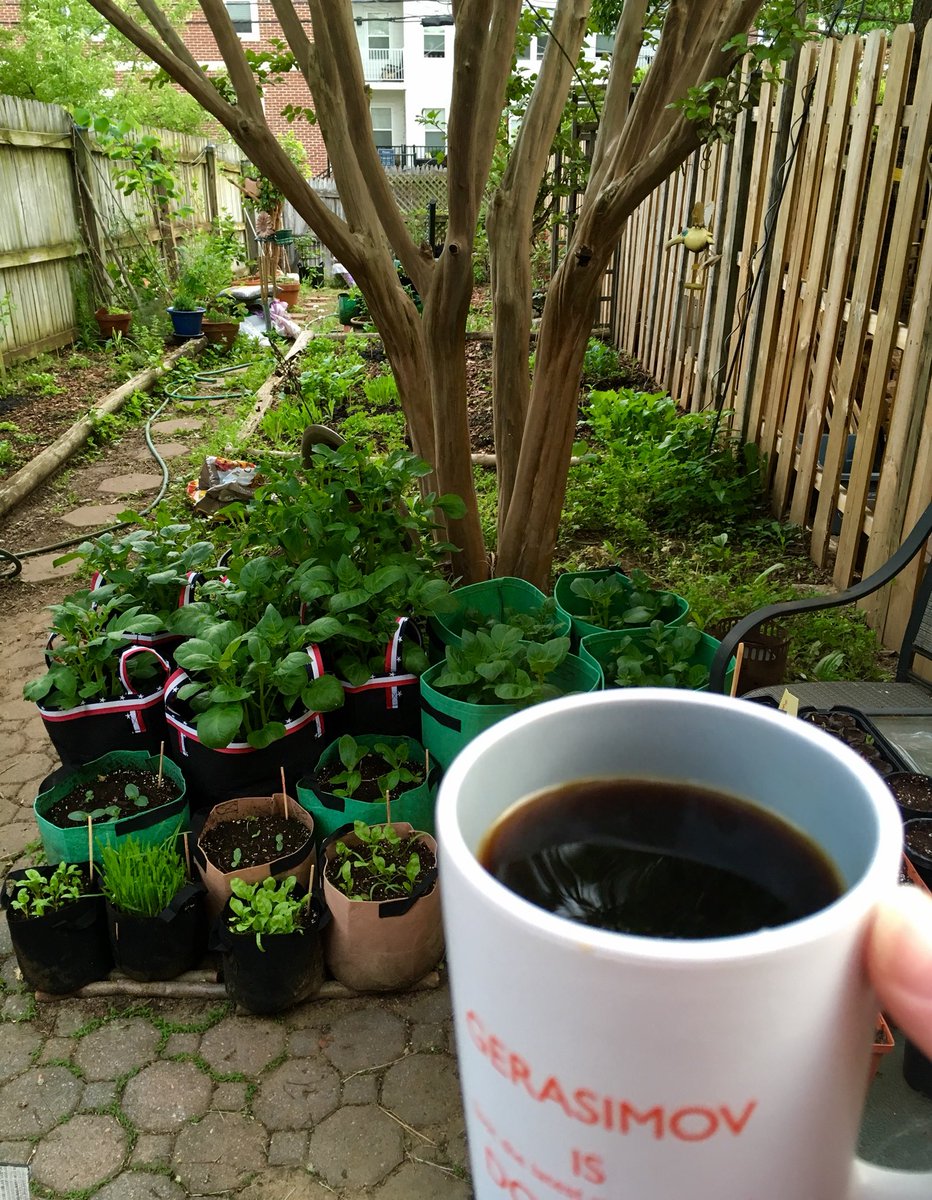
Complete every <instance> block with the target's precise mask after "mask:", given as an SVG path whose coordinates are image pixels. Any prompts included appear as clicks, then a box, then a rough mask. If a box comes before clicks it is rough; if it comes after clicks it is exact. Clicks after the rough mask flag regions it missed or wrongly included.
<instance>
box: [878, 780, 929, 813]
mask: <svg viewBox="0 0 932 1200" xmlns="http://www.w3.org/2000/svg"><path fill="white" fill-rule="evenodd" d="M887 787H888V788H889V789H890V791H891V792H892V793H893V795H894V796H895V797H896V799H897V800H898V801H899V802H900V804H903V805H905V806H906V807H907V808H911V809H913V810H914V811H915V812H927V813H932V779H929V778H927V777H926V776H925V775H901V776H900V777H899V778H898V779H888V780H887Z"/></svg>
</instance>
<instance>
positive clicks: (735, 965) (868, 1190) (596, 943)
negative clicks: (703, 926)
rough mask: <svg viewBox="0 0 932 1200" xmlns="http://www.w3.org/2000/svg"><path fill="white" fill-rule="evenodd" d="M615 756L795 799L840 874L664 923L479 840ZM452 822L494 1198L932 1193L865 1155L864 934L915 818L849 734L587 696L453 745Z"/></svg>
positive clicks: (478, 1089)
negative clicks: (761, 915)
mask: <svg viewBox="0 0 932 1200" xmlns="http://www.w3.org/2000/svg"><path fill="white" fill-rule="evenodd" d="M620 776H623V777H627V778H634V779H653V780H666V781H674V782H676V781H681V782H689V783H692V784H695V785H698V786H701V787H707V788H710V789H713V790H718V791H722V792H726V793H729V794H731V795H735V796H739V797H743V798H744V799H746V800H749V801H751V802H752V803H753V804H755V805H757V806H758V807H759V808H761V809H764V810H769V811H771V812H773V813H776V814H779V815H780V816H782V817H783V818H784V819H785V820H787V821H789V822H790V823H791V824H792V825H794V826H795V827H796V828H797V829H799V830H802V831H803V832H804V833H805V834H806V835H807V836H808V837H809V838H810V839H811V840H812V841H813V842H815V843H816V844H817V845H818V846H820V847H822V849H823V850H824V851H825V852H826V853H827V854H828V855H829V856H830V857H831V858H832V859H833V860H834V862H835V864H836V865H837V867H838V868H839V870H840V873H841V875H842V878H843V880H844V884H845V891H844V893H843V894H842V896H841V897H840V898H839V899H838V900H837V901H835V902H834V903H832V904H831V905H829V906H828V907H827V908H825V909H823V910H821V911H819V912H817V913H815V914H813V915H812V916H809V917H806V918H805V919H803V920H798V921H794V922H792V923H790V924H787V925H784V926H781V927H779V928H774V929H765V930H761V931H759V932H755V933H750V934H745V935H742V936H737V937H729V938H714V939H708V940H705V941H679V940H664V939H654V938H645V937H633V936H629V935H625V934H618V933H612V932H608V931H605V930H601V929H593V928H589V927H586V926H583V925H579V924H576V923H574V922H571V921H568V920H566V919H564V918H562V917H558V916H555V915H553V914H551V913H549V912H546V911H544V910H543V909H541V908H539V907H537V906H536V905H533V904H531V903H529V902H528V901H527V900H524V899H522V898H521V897H519V896H518V895H516V894H515V893H513V892H511V891H509V890H508V889H507V888H506V887H504V886H503V885H502V884H501V883H499V882H498V881H497V880H496V879H495V878H493V877H492V876H491V875H490V874H489V873H488V872H487V871H486V870H485V868H483V867H482V866H481V865H480V864H479V862H478V861H477V858H476V853H477V850H478V848H479V846H480V843H481V841H482V839H483V835H484V834H485V833H486V832H487V831H488V829H489V828H490V826H492V825H493V824H494V823H495V821H496V820H497V818H498V817H499V816H500V815H501V814H502V813H503V812H504V811H505V810H506V809H507V808H509V807H510V806H511V805H512V804H513V803H514V802H515V801H517V800H519V799H520V798H522V797H525V796H527V795H529V794H531V793H534V792H537V791H539V790H540V789H543V788H548V787H552V786H554V785H558V784H561V783H565V782H568V781H571V780H575V779H583V778H595V777H615V778H617V777H620ZM437 835H438V837H437V840H438V842H439V843H440V848H441V850H440V853H441V861H440V879H441V893H442V900H443V910H444V924H445V928H446V943H447V960H448V963H449V967H450V978H451V988H452V997H453V1010H454V1019H455V1026H456V1040H457V1052H458V1056H459V1067H460V1078H461V1086H462V1092H463V1101H464V1105H465V1111H466V1122H467V1135H468V1140H469V1148H470V1160H471V1165H472V1174H473V1187H474V1189H475V1196H476V1200H555V1198H559V1197H562V1198H563V1200H893V1198H895V1197H898V1198H901V1200H906V1198H912V1200H920V1198H922V1200H929V1197H930V1196H932V1175H928V1174H922V1175H919V1174H915V1173H901V1172H895V1171H888V1170H883V1169H880V1168H877V1167H871V1166H868V1165H866V1164H863V1163H861V1162H858V1161H857V1160H856V1159H855V1145H856V1141H857V1135H858V1127H859V1123H860V1117H861V1112H862V1108H863V1103H864V1097H865V1093H866V1090H867V1082H868V1066H869V1053H870V1045H871V1041H872V1034H873V1030H874V1021H875V1015H876V1012H877V1000H876V997H875V995H874V993H873V992H872V990H871V987H870V984H869V982H868V980H867V976H866V973H865V969H864V962H863V958H864V943H865V937H866V932H867V929H868V926H869V923H870V920H871V915H872V913H873V912H874V910H875V908H876V906H877V903H878V901H880V900H882V899H883V897H884V896H886V895H888V894H889V893H890V892H891V890H892V889H893V888H895V887H896V886H897V876H898V868H899V861H900V853H901V843H902V825H901V822H900V818H899V814H898V812H897V808H896V805H895V804H894V802H893V800H892V798H891V797H890V794H889V792H888V791H887V789H886V787H885V786H884V784H883V782H882V780H881V778H880V776H879V775H877V774H876V773H875V772H874V771H873V770H872V769H871V768H869V767H868V766H867V765H866V764H865V762H864V761H863V760H862V759H861V758H859V757H858V756H857V755H856V754H855V753H854V752H853V751H852V750H850V749H848V747H846V746H844V745H843V744H842V743H841V742H839V741H837V740H835V739H833V738H831V737H829V736H828V735H827V734H825V733H823V732H822V731H820V730H818V729H816V728H815V727H813V726H811V725H808V724H806V723H805V722H803V721H799V720H796V719H794V718H792V717H787V716H784V715H783V714H782V713H778V712H775V711H773V710H768V709H766V708H764V707H762V706H759V705H755V704H750V703H748V702H747V701H738V700H729V699H726V698H724V697H720V696H710V695H703V694H700V693H697V692H685V691H673V690H669V691H668V690H664V689H621V690H616V691H610V692H601V693H596V694H589V695H585V696H571V697H569V698H566V699H563V700H556V701H553V702H551V703H548V704H543V705H539V706H537V707H534V708H531V709H528V710H527V711H525V712H522V713H520V714H518V715H517V716H514V717H510V718H508V719H507V720H505V721H502V722H501V723H500V724H497V725H495V726H494V727H493V728H491V729H489V730H487V731H486V732H485V733H483V734H482V735H481V736H480V737H478V738H477V739H476V740H475V741H474V742H472V743H470V745H469V746H467V747H466V749H465V750H463V751H462V752H461V753H460V754H459V755H458V756H457V758H456V759H455V760H454V762H453V763H452V765H451V767H450V769H449V771H448V772H447V774H446V777H445V778H444V780H443V783H442V785H441V788H440V796H439V800H438V806H437Z"/></svg>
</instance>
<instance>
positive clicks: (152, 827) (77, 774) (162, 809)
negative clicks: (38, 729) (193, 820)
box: [33, 750, 189, 862]
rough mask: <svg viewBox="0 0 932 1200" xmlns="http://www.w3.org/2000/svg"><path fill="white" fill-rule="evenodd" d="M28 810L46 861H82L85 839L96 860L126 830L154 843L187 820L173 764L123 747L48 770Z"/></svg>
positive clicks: (185, 803) (86, 852) (86, 850)
mask: <svg viewBox="0 0 932 1200" xmlns="http://www.w3.org/2000/svg"><path fill="white" fill-rule="evenodd" d="M33 810H34V812H35V817H36V824H37V825H38V827H39V833H40V835H41V837H42V846H43V849H44V850H45V856H46V858H47V859H48V860H49V862H59V861H60V860H65V861H67V862H86V861H87V859H88V856H89V852H90V846H89V844H88V843H89V840H90V841H91V842H92V843H93V851H94V859H95V861H96V862H100V861H101V855H102V852H103V848H104V847H105V846H114V845H116V844H117V843H119V842H121V841H122V840H123V839H124V838H126V837H128V836H129V835H130V834H133V835H135V836H136V837H137V838H138V839H139V840H140V842H142V843H143V844H146V845H148V844H151V843H153V842H154V843H156V844H157V843H159V842H162V841H163V840H164V839H165V838H166V837H167V836H168V835H169V833H170V832H171V831H172V830H176V829H178V828H179V824H180V828H182V829H187V828H188V820H189V813H188V801H187V796H186V792H185V782H184V777H183V775H182V774H181V771H180V770H179V769H178V767H177V766H176V765H175V764H174V763H173V762H172V761H171V760H170V759H168V758H165V757H164V755H161V754H147V753H144V752H133V751H126V750H123V751H119V750H117V751H113V752H111V753H110V754H104V755H102V756H101V757H100V758H96V759H94V760H92V761H91V762H89V763H86V764H85V765H83V766H80V767H75V768H68V767H61V768H60V769H59V770H57V771H55V772H53V774H52V775H49V776H48V777H47V778H46V779H44V780H43V781H42V783H41V784H40V786H39V794H38V796H37V797H36V800H35V803H34V805H33ZM89 826H90V836H89V833H88V829H89Z"/></svg>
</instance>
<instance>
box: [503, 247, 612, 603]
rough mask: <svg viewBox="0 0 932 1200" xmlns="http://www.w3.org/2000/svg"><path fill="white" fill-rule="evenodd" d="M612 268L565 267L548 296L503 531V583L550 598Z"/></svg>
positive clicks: (598, 262) (568, 263)
mask: <svg viewBox="0 0 932 1200" xmlns="http://www.w3.org/2000/svg"><path fill="white" fill-rule="evenodd" d="M604 269H605V262H604V261H602V259H596V258H592V259H589V260H588V261H587V262H586V263H585V264H580V263H579V262H578V261H577V259H576V257H575V256H570V257H567V258H565V259H564V260H563V263H562V264H561V265H560V267H559V269H558V271H557V273H556V275H555V276H554V277H553V282H552V283H551V285H550V289H549V291H548V293H547V304H546V306H545V308H544V316H543V320H542V321H541V327H540V335H539V337H538V340H537V355H536V359H535V369H534V383H533V385H532V387H531V399H530V405H529V407H528V414H527V422H526V425H525V429H524V437H523V440H522V443H521V455H520V458H519V462H518V471H517V475H516V478H515V487H514V492H513V494H512V498H511V504H510V505H509V506H508V512H507V513H506V514H505V520H504V523H503V527H502V533H501V536H500V540H499V550H498V558H497V559H496V563H495V573H496V575H517V576H520V578H522V579H527V580H529V581H530V582H531V583H533V584H535V585H536V586H537V587H539V588H540V589H541V591H549V577H550V567H551V563H552V561H553V552H554V548H555V546H556V541H557V532H558V530H559V527H560V515H561V513H562V511H563V498H564V496H565V494H566V478H567V472H568V470H569V465H570V458H571V456H572V450H573V441H574V435H575V432H576V419H577V412H578V405H579V384H580V379H581V376H582V363H583V358H584V356H585V353H586V344H587V342H588V340H589V334H590V332H591V330H592V320H593V315H594V312H595V306H596V303H597V298H598V290H599V282H600V280H601V277H602V272H603V271H604Z"/></svg>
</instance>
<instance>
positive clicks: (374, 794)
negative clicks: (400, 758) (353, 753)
mask: <svg viewBox="0 0 932 1200" xmlns="http://www.w3.org/2000/svg"><path fill="white" fill-rule="evenodd" d="M404 765H405V766H407V768H408V770H410V771H411V772H412V773H415V774H416V773H417V771H418V770H419V769H420V770H421V778H420V779H415V780H413V781H412V782H410V783H402V784H399V785H398V786H397V787H395V788H392V789H391V791H390V792H389V794H388V798H389V801H390V802H391V801H392V800H396V799H397V798H398V797H399V796H402V795H404V793H405V792H409V791H410V790H411V789H412V788H416V787H420V786H421V784H422V783H423V782H424V775H423V768H419V766H418V764H417V763H416V762H411V761H408V762H407V763H405V764H404ZM354 769H355V770H357V771H358V772H359V773H360V775H362V783H360V785H359V787H358V788H357V789H356V791H355V792H354V793H353V795H352V796H346V792H345V791H341V790H340V785H339V784H336V785H335V784H333V783H331V780H332V778H333V776H334V775H342V774H343V771H344V767H343V764H342V763H341V762H339V761H337V762H335V763H334V764H333V769H332V770H327V769H326V768H324V769H320V768H318V770H317V771H315V772H314V782H315V784H318V785H319V786H320V787H321V789H322V790H324V791H327V792H330V793H331V795H333V796H346V798H347V799H352V800H364V801H366V802H368V803H372V804H379V803H381V804H384V803H385V793H384V792H382V791H380V790H379V783H378V780H379V776H380V775H385V774H386V773H387V772H388V771H389V770H391V768H390V767H389V765H388V764H387V763H386V761H385V759H384V758H383V757H382V756H381V754H367V755H366V756H365V758H362V759H360V761H359V762H358V763H357V764H356V766H355V768H354Z"/></svg>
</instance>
